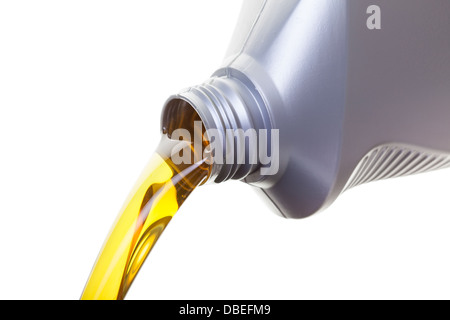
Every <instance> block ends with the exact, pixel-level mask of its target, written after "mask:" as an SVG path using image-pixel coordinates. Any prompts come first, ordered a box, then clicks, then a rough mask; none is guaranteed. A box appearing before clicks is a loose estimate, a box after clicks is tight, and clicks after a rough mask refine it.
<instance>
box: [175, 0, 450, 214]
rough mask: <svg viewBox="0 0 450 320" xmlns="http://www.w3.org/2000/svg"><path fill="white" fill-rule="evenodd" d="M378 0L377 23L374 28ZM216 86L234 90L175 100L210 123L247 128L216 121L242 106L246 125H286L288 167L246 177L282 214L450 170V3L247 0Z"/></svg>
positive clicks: (244, 173)
mask: <svg viewBox="0 0 450 320" xmlns="http://www.w3.org/2000/svg"><path fill="white" fill-rule="evenodd" d="M371 5H378V6H379V7H380V9H381V29H379V30H377V29H375V30H370V29H369V28H368V27H367V25H366V22H367V19H368V18H369V16H370V15H369V14H367V8H368V7H369V6H371ZM215 84H218V85H222V86H225V87H226V88H228V89H229V90H228V89H227V90H220V89H219V90H218V92H217V94H215V95H214V97H209V98H206V99H203V100H201V99H199V98H198V94H197V93H196V92H197V91H198V90H202V89H201V88H204V86H205V85H202V86H198V87H197V88H200V89H190V90H188V91H186V92H184V93H180V94H179V95H177V96H175V97H172V98H171V99H174V98H176V99H183V100H187V101H188V102H189V103H190V104H191V105H192V106H193V107H194V108H196V109H197V111H198V112H199V114H200V116H201V117H202V119H204V120H205V119H206V121H205V124H206V126H207V127H208V126H209V127H220V128H222V129H223V128H224V126H225V125H229V126H231V127H232V128H233V127H236V126H239V123H241V122H240V121H234V122H233V121H229V120H230V118H229V117H228V116H227V115H226V112H224V113H223V114H224V115H223V116H222V117H221V118H220V119H218V118H217V113H218V112H219V113H220V110H234V109H236V110H241V111H239V112H237V113H234V115H233V117H237V118H238V119H242V123H244V124H245V126H247V127H248V126H255V127H257V128H260V127H265V128H267V129H270V128H276V129H280V138H281V141H280V142H281V143H280V154H281V167H280V171H279V173H278V174H277V175H275V176H258V174H257V172H255V171H254V168H250V167H247V168H246V169H243V168H240V169H241V171H240V175H239V176H238V177H237V178H239V179H244V181H246V182H247V183H249V184H252V185H254V186H255V187H256V188H258V189H259V191H260V192H261V193H262V194H263V196H264V197H267V199H268V200H270V201H271V203H272V205H273V207H274V208H276V210H277V211H278V213H279V214H281V215H282V216H284V217H286V218H304V217H307V216H310V215H311V214H314V213H316V212H318V211H320V210H323V209H324V208H326V207H327V206H329V205H330V204H331V203H332V202H333V201H334V200H335V199H336V198H337V197H338V196H339V195H340V194H341V193H342V192H343V191H344V190H346V189H348V188H350V187H352V186H355V185H358V184H360V183H363V182H368V181H373V180H377V179H381V178H389V177H394V176H399V175H405V174H411V173H417V172H423V171H428V170H432V169H437V168H441V167H445V166H448V165H449V163H448V161H447V160H450V157H449V156H450V1H448V0H427V1H424V0H395V1H393V0H370V1H368V0H338V1H336V0H301V1H300V0H245V1H244V3H243V8H242V13H241V16H240V19H239V22H238V26H237V27H236V31H235V34H234V37H233V40H232V41H231V44H230V46H229V50H228V52H227V55H226V58H225V60H224V63H223V65H222V67H221V68H219V70H218V71H217V72H215V73H214V75H213V77H212V79H211V80H209V81H208V85H210V86H212V87H215ZM236 84H237V85H236ZM236 86H237V87H238V88H240V89H239V90H240V91H241V92H243V91H242V90H244V91H245V92H247V93H248V94H246V95H245V96H242V94H239V93H237V92H236V90H233V89H232V88H236ZM244 87H245V88H246V89H243V88H244ZM239 90H238V91H239ZM237 97H239V99H238V98H237ZM214 99H219V100H222V101H228V102H227V103H215V102H214V101H216V100H214ZM200 100H201V101H200ZM213 100H214V101H213ZM232 101H235V102H234V103H233V102H232ZM218 109H220V110H219V111H217V110H218ZM231 113H233V112H231ZM214 119H215V120H214ZM381 150H382V151H381ZM369 158H370V160H369ZM437 159H440V160H442V162H440V163H433V161H436V162H438V160H437ZM427 161H428V162H427ZM369 162H370V163H369ZM369 164H371V166H370V165H369ZM216 169H217V170H216V173H215V176H214V177H215V178H217V177H218V176H220V174H221V171H222V170H225V169H223V168H216ZM228 170H229V172H231V171H233V170H235V171H239V168H231V169H230V168H229V169H228ZM383 170H384V171H383ZM389 170H390V171H389ZM230 178H231V179H232V178H236V177H233V175H230V174H228V175H227V176H226V177H225V178H223V179H218V180H217V182H220V181H225V180H227V179H230ZM355 179H356V180H355Z"/></svg>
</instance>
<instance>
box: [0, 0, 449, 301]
mask: <svg viewBox="0 0 450 320" xmlns="http://www.w3.org/2000/svg"><path fill="white" fill-rule="evenodd" d="M240 5H241V0H232V1H230V0H227V1H224V0H189V1H185V0H179V1H175V0H164V1H110V0H108V1H3V2H1V3H0V298H1V299H78V298H79V297H80V295H81V292H82V289H83V287H84V284H85V282H86V280H87V277H88V275H89V273H90V271H91V268H92V265H93V263H94V261H95V258H96V256H97V254H98V252H99V249H100V247H101V245H102V243H103V241H104V239H105V236H106V234H107V232H108V231H109V228H110V227H111V225H112V223H113V221H114V220H115V218H116V215H117V213H118V211H119V209H120V207H121V206H122V203H123V201H124V200H125V198H126V196H127V194H128V192H129V190H130V189H131V188H132V186H133V184H134V182H135V180H136V179H137V177H138V175H139V173H140V172H141V170H142V169H143V167H144V165H145V164H146V162H147V160H148V159H149V158H150V156H151V154H152V152H153V150H154V148H155V146H156V144H157V142H158V140H159V116H160V111H161V107H162V105H163V103H164V101H165V100H166V98H167V97H168V96H170V95H171V94H173V93H177V92H178V91H179V90H180V89H182V88H184V87H187V86H190V85H195V84H199V83H201V82H202V81H204V80H206V79H207V78H208V77H209V75H210V74H212V72H214V71H215V69H216V68H217V67H218V66H219V65H220V63H221V61H222V59H223V57H224V53H225V50H226V48H227V46H228V43H229V40H230V37H231V34H232V32H233V29H234V25H235V22H236V20H237V16H238V13H239V10H240ZM298 41H301V39H298ZM449 181H450V170H442V171H438V172H433V173H429V174H423V175H418V176H414V177H407V178H400V179H396V180H392V181H383V182H377V183H372V184H368V185H365V186H361V187H359V188H356V189H353V190H350V191H348V192H346V193H345V194H344V195H342V196H341V198H339V199H338V200H337V202H336V203H335V204H334V205H333V206H332V207H330V208H329V209H328V210H326V211H325V212H323V213H321V214H319V215H316V216H314V217H312V218H309V219H306V220H299V221H293V220H284V219H282V218H279V217H278V216H276V215H274V214H273V213H272V212H270V211H269V210H268V209H267V208H266V207H265V206H264V204H262V203H261V202H260V200H259V198H258V196H257V195H256V194H255V193H254V192H253V190H252V189H251V188H250V187H248V186H247V185H245V184H243V183H240V182H227V183H225V184H223V185H209V186H203V187H201V188H200V189H199V190H197V192H195V193H194V194H193V195H192V196H191V198H189V199H188V201H187V202H186V203H185V205H184V206H183V207H182V209H181V210H180V212H179V214H178V215H177V216H176V217H175V219H173V221H172V223H171V224H170V225H169V227H168V228H167V230H166V231H165V233H164V235H163V237H162V238H161V239H160V242H159V243H158V244H157V246H156V247H155V249H154V250H153V252H152V253H151V255H150V257H149V259H148V260H147V261H146V263H145V264H144V266H143V269H142V270H141V272H140V274H139V275H138V277H137V279H136V281H135V283H134V284H133V286H132V288H131V289H130V292H129V294H128V296H127V298H129V299H422V298H423V299H428V298H430V299H431V298H438V299H440V298H443V299H448V298H450V290H449V289H448V288H449V287H450V272H449V270H450V257H449V254H448V252H449V246H450V231H449V230H450V202H449V200H448V196H449V188H448V186H449Z"/></svg>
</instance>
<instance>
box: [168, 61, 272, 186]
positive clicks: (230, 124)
mask: <svg viewBox="0 0 450 320" xmlns="http://www.w3.org/2000/svg"><path fill="white" fill-rule="evenodd" d="M186 103H187V104H188V106H191V107H192V108H194V110H195V111H196V112H197V113H198V115H199V116H200V118H201V119H202V121H203V124H204V126H205V129H206V132H207V134H206V135H207V136H208V137H209V139H210V140H209V141H211V142H212V144H211V146H213V148H212V150H211V152H212V154H213V156H212V158H213V164H212V169H211V176H210V179H209V181H214V182H216V183H219V182H223V181H227V180H230V179H233V180H242V179H245V178H247V177H248V176H249V175H250V174H252V173H254V172H255V171H257V169H258V168H259V167H260V163H259V161H258V159H257V158H255V157H254V154H253V153H255V151H254V150H255V148H253V147H254V144H257V142H255V141H254V139H258V138H259V137H258V135H259V132H260V130H261V129H267V130H269V129H271V127H270V126H271V124H270V118H269V114H268V112H267V109H266V107H265V105H264V102H263V99H262V98H261V96H260V95H259V93H258V92H257V90H256V89H255V87H254V86H253V85H252V84H251V82H250V81H249V80H248V79H247V78H246V77H245V76H243V75H242V74H239V73H237V72H234V74H231V73H230V72H229V71H228V70H227V72H226V74H224V75H222V76H214V77H212V78H211V79H209V80H208V81H206V82H205V83H203V84H202V85H198V86H195V87H191V88H188V89H186V90H185V91H183V92H181V93H179V94H178V95H175V96H173V97H171V98H170V99H169V100H168V101H167V103H166V105H165V107H164V110H163V116H162V125H163V127H164V124H165V123H166V122H167V121H168V119H169V118H170V113H171V112H173V110H174V108H173V106H174V105H180V104H184V105H186ZM177 109H178V110H179V108H177ZM256 152H257V151H256Z"/></svg>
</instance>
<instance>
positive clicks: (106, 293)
mask: <svg viewBox="0 0 450 320" xmlns="http://www.w3.org/2000/svg"><path fill="white" fill-rule="evenodd" d="M199 120H200V119H199V117H198V115H197V114H196V113H195V112H193V111H191V112H187V113H183V115H182V116H181V117H180V118H174V120H173V122H172V129H173V128H176V127H182V128H187V129H189V130H190V131H193V130H194V126H193V122H194V121H199ZM172 129H170V128H169V129H165V132H163V138H162V140H161V143H160V145H159V147H158V149H157V151H156V153H155V154H154V156H153V158H152V159H151V160H150V162H149V164H148V165H147V167H146V168H145V170H144V172H143V173H142V175H141V177H140V179H139V181H138V182H137V183H136V186H135V188H134V190H133V191H132V192H131V193H130V196H129V198H128V199H127V201H126V202H125V204H124V206H123V208H122V210H121V212H120V214H119V216H118V218H117V220H116V222H115V223H114V225H113V228H112V229H111V231H110V233H109V235H108V237H107V239H106V242H105V243H104V245H103V248H102V249H101V251H100V254H99V256H98V258H97V261H96V262H95V265H94V268H93V269H92V272H91V275H90V277H89V279H88V281H87V283H86V286H85V288H84V291H83V294H82V296H81V299H83V300H121V299H124V298H125V295H126V294H127V292H128V290H129V288H130V286H131V284H132V283H133V280H134V279H135V277H136V275H137V273H138V271H139V269H140V268H141V266H142V264H143V262H144V261H145V259H146V257H147V256H148V254H149V253H150V251H151V250H152V248H153V246H154V245H155V243H156V242H157V240H158V238H159V237H160V236H161V234H162V232H163V231H164V229H165V228H166V227H167V224H168V223H169V222H170V220H171V219H172V217H173V216H174V215H175V213H176V212H177V211H178V209H179V207H180V206H181V205H182V204H183V202H184V201H185V200H186V198H187V197H188V196H189V194H190V193H191V192H192V191H193V190H194V189H195V188H196V187H197V186H198V185H200V184H202V183H203V182H204V181H205V180H206V179H207V178H208V176H209V173H210V165H209V164H208V161H207V159H202V158H201V157H200V160H199V161H197V162H196V163H193V164H181V165H175V164H174V162H173V161H172V160H171V159H170V152H169V150H170V145H171V141H170V131H167V130H172ZM206 145H207V141H206V140H205V139H204V140H203V146H206ZM191 152H192V155H194V149H193V148H192V149H191ZM192 159H195V158H194V157H192Z"/></svg>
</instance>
